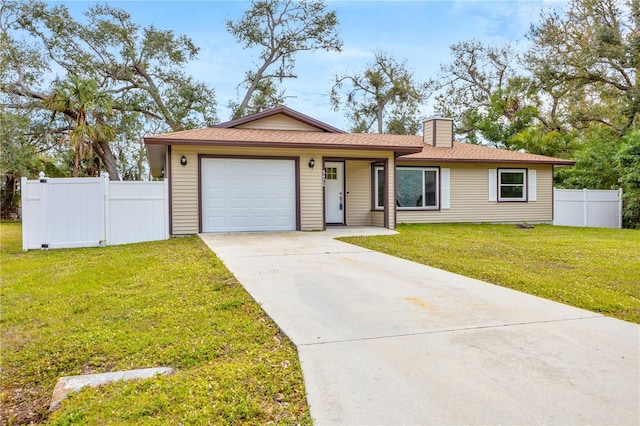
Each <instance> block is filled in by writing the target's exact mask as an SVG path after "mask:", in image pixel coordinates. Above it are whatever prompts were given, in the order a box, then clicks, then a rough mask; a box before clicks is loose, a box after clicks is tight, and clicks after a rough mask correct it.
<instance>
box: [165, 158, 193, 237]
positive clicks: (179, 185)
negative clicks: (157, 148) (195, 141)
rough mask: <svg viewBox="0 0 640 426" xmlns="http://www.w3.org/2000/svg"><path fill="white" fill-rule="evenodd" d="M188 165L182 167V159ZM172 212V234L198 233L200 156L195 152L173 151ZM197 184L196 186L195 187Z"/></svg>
mask: <svg viewBox="0 0 640 426" xmlns="http://www.w3.org/2000/svg"><path fill="white" fill-rule="evenodd" d="M182 155H184V156H185V157H186V158H187V165H186V166H182V165H180V158H181V157H182ZM171 174H172V175H173V179H172V180H171V203H172V205H173V210H172V212H171V220H172V225H173V227H172V233H173V234H175V235H185V234H187V235H188V234H197V233H198V155H197V154H196V153H195V152H193V151H185V150H180V151H177V152H176V151H173V152H172V154H171ZM194 182H195V185H194Z"/></svg>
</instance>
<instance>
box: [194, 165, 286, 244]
mask: <svg viewBox="0 0 640 426" xmlns="http://www.w3.org/2000/svg"><path fill="white" fill-rule="evenodd" d="M201 165H202V194H201V195H202V206H203V207H202V230H203V232H234V231H271V230H274V231H275V230H295V229H296V202H295V200H296V179H295V162H294V160H267V159H259V160H257V159H256V160H252V159H224V158H205V159H203V160H202V163H201Z"/></svg>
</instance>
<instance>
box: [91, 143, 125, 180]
mask: <svg viewBox="0 0 640 426" xmlns="http://www.w3.org/2000/svg"><path fill="white" fill-rule="evenodd" d="M96 148H97V149H96V152H97V153H98V157H100V160H102V164H104V167H105V169H107V173H109V180H120V175H119V174H118V167H117V165H116V164H117V163H116V157H115V156H114V155H113V152H112V151H111V147H110V146H109V142H97V146H96Z"/></svg>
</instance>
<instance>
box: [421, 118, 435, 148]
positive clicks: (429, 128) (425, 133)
mask: <svg viewBox="0 0 640 426" xmlns="http://www.w3.org/2000/svg"><path fill="white" fill-rule="evenodd" d="M434 125H435V123H434V121H433V120H427V121H425V122H424V124H423V128H422V137H423V138H424V143H425V144H427V145H431V146H434V145H433V143H434V142H433V126H434Z"/></svg>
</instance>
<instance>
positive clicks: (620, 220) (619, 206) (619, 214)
mask: <svg viewBox="0 0 640 426" xmlns="http://www.w3.org/2000/svg"><path fill="white" fill-rule="evenodd" d="M618 228H619V229H622V188H620V189H618Z"/></svg>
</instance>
